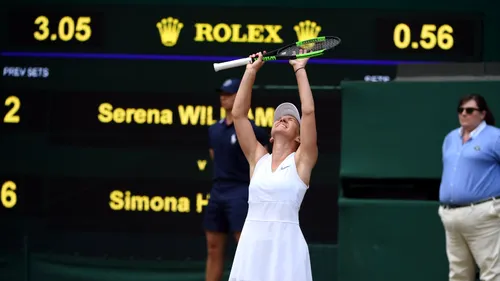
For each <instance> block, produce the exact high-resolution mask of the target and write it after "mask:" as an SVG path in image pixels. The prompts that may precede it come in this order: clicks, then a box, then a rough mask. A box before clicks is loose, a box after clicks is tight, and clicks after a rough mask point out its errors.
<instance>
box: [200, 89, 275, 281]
mask: <svg viewBox="0 0 500 281" xmlns="http://www.w3.org/2000/svg"><path fill="white" fill-rule="evenodd" d="M239 85H240V79H228V80H226V81H225V82H224V83H223V84H222V86H221V88H220V89H217V91H218V92H219V94H220V103H221V107H223V108H224V109H225V111H226V117H225V118H223V119H221V120H220V121H219V122H217V123H215V124H213V125H212V126H210V127H209V129H208V137H209V152H210V156H211V158H212V159H213V163H214V176H213V186H212V190H211V192H210V199H209V201H208V206H207V207H206V209H205V216H204V222H203V225H204V228H205V232H206V237H207V250H208V257H207V264H206V273H205V274H206V279H205V280H206V281H220V279H221V278H222V273H223V268H224V251H225V244H226V240H227V235H228V234H232V235H234V238H235V239H236V242H238V240H239V237H240V233H241V230H242V228H243V224H244V222H245V218H246V215H247V211H248V185H249V184H250V171H249V169H250V168H249V165H248V161H247V160H246V158H245V155H244V154H243V151H242V150H241V148H240V145H239V143H238V139H237V138H236V131H235V129H234V125H233V117H232V115H231V110H232V108H233V103H234V99H235V97H236V93H237V91H238V88H239ZM251 123H252V126H253V128H254V132H255V135H256V136H257V139H258V141H259V142H260V143H261V144H262V145H263V146H265V147H266V146H267V144H268V142H269V135H268V133H267V131H266V130H264V129H263V128H259V127H257V126H256V125H255V123H254V122H253V121H251Z"/></svg>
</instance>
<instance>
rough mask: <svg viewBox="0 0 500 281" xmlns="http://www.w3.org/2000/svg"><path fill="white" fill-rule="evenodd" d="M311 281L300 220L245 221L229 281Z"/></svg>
mask: <svg viewBox="0 0 500 281" xmlns="http://www.w3.org/2000/svg"><path fill="white" fill-rule="evenodd" d="M283 280H287V281H312V274H311V262H310V259H309V248H308V246H307V243H306V240H305V239H304V236H303V234H302V231H301V229H300V226H299V224H297V223H289V222H273V221H271V222H269V221H252V220H247V221H245V225H244V226H243V230H242V232H241V236H240V240H239V242H238V246H237V248H236V253H235V256H234V260H233V266H232V268H231V274H230V275H229V281H283Z"/></svg>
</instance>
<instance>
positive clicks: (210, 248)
mask: <svg viewBox="0 0 500 281" xmlns="http://www.w3.org/2000/svg"><path fill="white" fill-rule="evenodd" d="M203 225H204V229H205V234H206V239H207V263H206V271H205V280H206V281H220V280H221V278H222V274H223V271H224V251H225V248H226V240H227V232H228V223H227V220H226V217H225V215H224V205H223V202H222V201H221V200H220V195H219V194H217V191H215V190H212V192H211V194H210V199H209V201H208V205H207V207H206V209H205V214H204V222H203Z"/></svg>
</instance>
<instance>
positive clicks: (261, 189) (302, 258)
mask: <svg viewBox="0 0 500 281" xmlns="http://www.w3.org/2000/svg"><path fill="white" fill-rule="evenodd" d="M294 156H295V153H292V154H290V155H288V157H287V158H285V160H284V161H283V162H282V163H281V165H280V166H278V168H277V169H276V171H274V173H273V172H272V169H271V165H272V163H271V162H272V161H271V158H272V157H271V154H266V155H265V156H263V157H262V158H260V159H259V161H258V162H257V164H256V166H255V169H254V172H253V176H252V179H251V180H250V186H249V196H248V204H249V206H248V213H247V217H246V220H245V225H244V226H243V230H242V232H241V236H240V240H239V243H238V246H237V248H236V253H235V256H234V260H233V266H232V268H231V274H230V275H229V281H312V274H311V263H310V260H309V249H308V246H307V243H306V240H305V238H304V236H303V235H302V230H301V229H300V225H299V209H300V205H301V204H302V199H303V198H304V195H305V193H306V191H307V186H306V185H305V184H304V182H303V181H302V180H301V179H300V177H299V175H298V173H297V168H296V166H295V157H294Z"/></svg>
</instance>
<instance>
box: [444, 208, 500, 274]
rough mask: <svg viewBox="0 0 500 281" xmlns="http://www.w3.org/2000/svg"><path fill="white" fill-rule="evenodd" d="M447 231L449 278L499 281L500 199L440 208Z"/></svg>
mask: <svg viewBox="0 0 500 281" xmlns="http://www.w3.org/2000/svg"><path fill="white" fill-rule="evenodd" d="M438 213H439V216H440V217H441V221H442V222H443V225H444V229H445V233H446V254H447V256H448V262H449V270H450V273H449V281H473V280H475V271H476V270H475V269H476V266H475V265H476V264H477V266H478V267H479V273H480V278H481V281H500V200H499V199H497V200H495V201H488V202H485V203H482V204H478V205H473V206H468V207H462V208H455V209H446V208H443V207H442V206H440V207H439V211H438Z"/></svg>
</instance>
